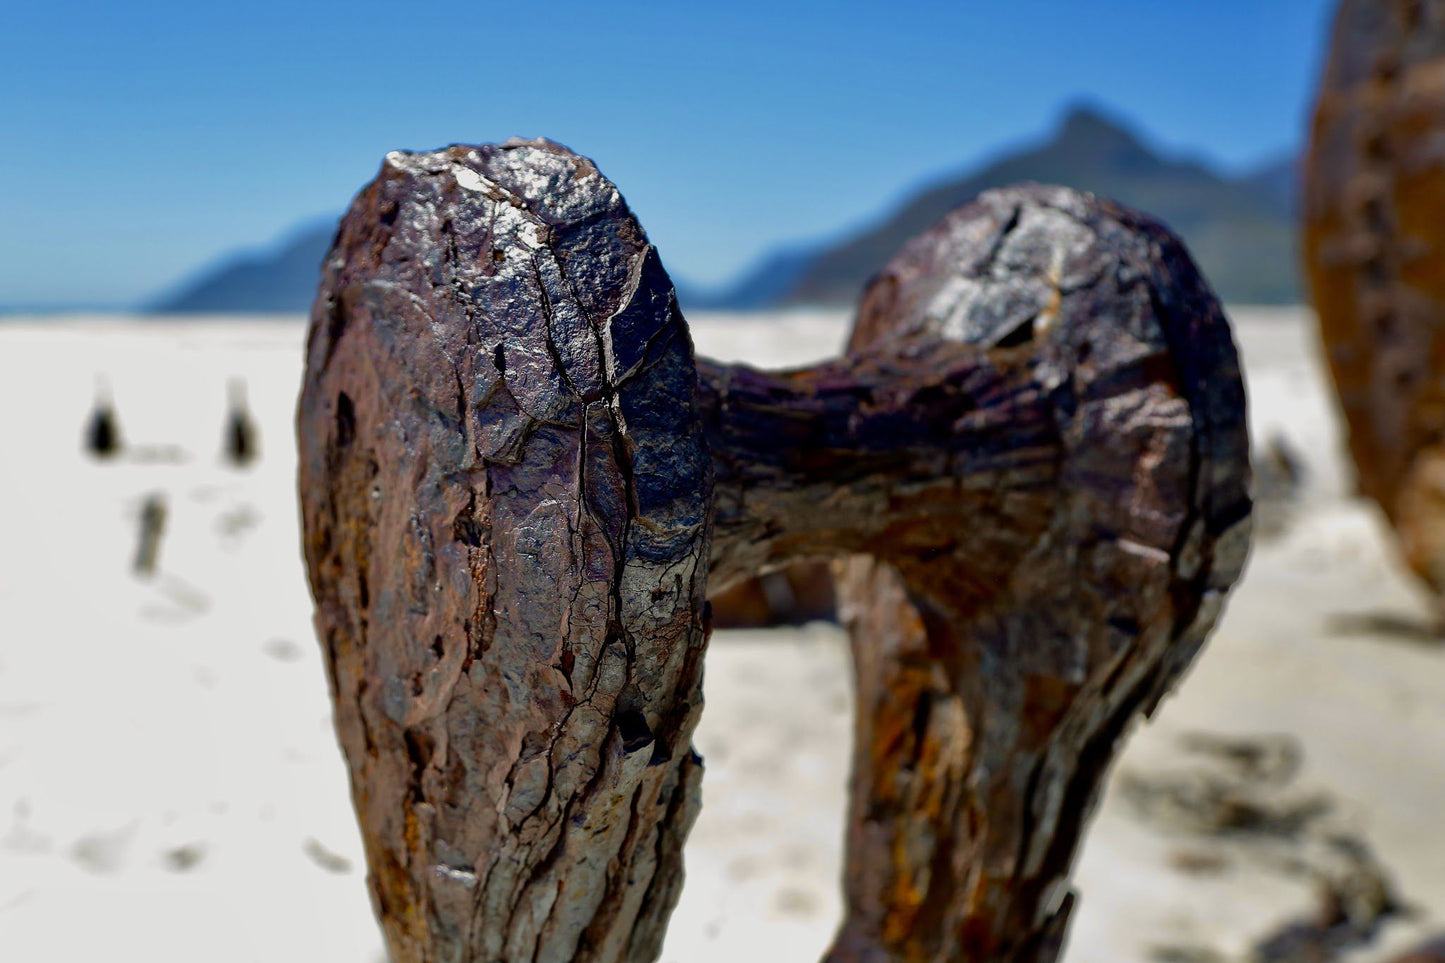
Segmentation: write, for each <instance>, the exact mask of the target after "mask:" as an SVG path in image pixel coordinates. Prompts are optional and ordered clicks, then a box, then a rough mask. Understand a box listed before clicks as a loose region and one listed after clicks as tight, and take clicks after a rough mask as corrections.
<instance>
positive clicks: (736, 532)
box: [700, 187, 1250, 961]
mask: <svg viewBox="0 0 1445 963" xmlns="http://www.w3.org/2000/svg"><path fill="white" fill-rule="evenodd" d="M700 373H701V376H702V381H703V393H702V407H703V412H704V423H705V425H706V426H707V428H708V431H709V437H710V438H711V440H712V446H713V452H714V455H713V457H714V461H715V463H716V476H717V484H718V489H717V498H716V503H717V527H716V533H715V538H714V542H713V577H714V578H721V579H727V578H730V577H733V576H734V575H735V573H737V572H747V571H751V570H754V569H756V568H757V567H759V566H764V565H776V564H781V563H782V562H785V561H786V560H787V559H789V558H790V557H792V556H794V555H795V554H801V555H809V554H816V553H819V552H822V551H831V552H835V553H848V554H852V555H853V558H852V560H851V561H850V562H849V563H848V565H847V567H846V575H845V577H844V579H843V582H842V586H841V588H842V597H843V613H844V617H845V620H846V621H847V622H848V623H849V625H850V628H851V630H852V634H853V648H854V662H855V668H856V677H855V679H856V686H857V692H858V716H857V728H856V732H855V739H856V744H855V750H854V752H855V754H854V771H853V796H852V801H851V817H850V823H851V828H850V834H849V840H848V860H847V879H846V891H847V918H846V920H845V923H844V926H843V929H842V931H841V933H840V935H839V937H838V940H837V943H836V945H835V946H834V949H833V951H832V953H831V955H830V959H831V960H834V961H845V960H846V961H854V960H857V961H863V960H868V961H872V960H938V961H942V960H948V961H985V960H1012V961H1049V960H1053V959H1055V958H1056V956H1057V953H1058V951H1059V947H1060V945H1061V943H1062V939H1063V933H1064V927H1065V924H1066V922H1067V916H1068V909H1069V907H1070V905H1071V903H1072V896H1071V895H1070V894H1069V888H1068V873H1069V870H1070V867H1071V864H1072V860H1073V857H1074V854H1075V852H1076V850H1077V846H1078V843H1079V841H1080V838H1081V833H1082V829H1083V826H1084V823H1085V820H1086V819H1087V816H1088V814H1089V812H1090V810H1091V809H1092V806H1093V804H1094V800H1095V797H1096V795H1097V792H1098V790H1099V787H1100V784H1101V781H1102V777H1103V776H1104V774H1105V771H1106V769H1107V766H1108V763H1109V761H1110V760H1111V758H1112V756H1113V754H1114V751H1115V748H1116V743H1117V741H1118V739H1119V737H1120V736H1121V735H1122V733H1123V732H1124V731H1125V729H1126V727H1127V726H1128V724H1129V723H1130V722H1131V721H1132V720H1133V719H1135V718H1136V717H1137V716H1138V715H1139V714H1140V713H1141V712H1147V711H1149V710H1150V709H1152V707H1153V706H1154V705H1155V703H1156V702H1157V701H1158V699H1159V698H1160V697H1161V696H1162V695H1163V694H1164V693H1165V692H1167V691H1168V689H1169V688H1170V687H1171V686H1172V685H1173V684H1174V683H1175V682H1176V681H1177V680H1178V678H1179V676H1180V673H1181V672H1182V671H1183V669H1184V667H1185V666H1186V665H1187V664H1188V663H1189V661H1190V660H1191V659H1192V658H1193V657H1194V655H1195V654H1196V652H1197V651H1198V649H1199V647H1200V645H1201V644H1202V643H1203V641H1204V638H1205V636H1206V634H1207V633H1208V631H1209V630H1210V628H1211V627H1212V626H1213V624H1214V621H1215V618H1216V617H1217V615H1218V613H1219V611H1220V607H1221V605H1222V602H1223V599H1224V596H1225V594H1226V593H1227V591H1228V590H1229V588H1230V587H1231V586H1232V584H1233V583H1234V581H1235V579H1236V578H1237V577H1238V575H1239V572H1240V570H1241V567H1242V565H1243V562H1244V556H1245V552H1246V549H1247V541H1248V517H1249V510H1250V504H1249V499H1248V496H1247V488H1248V456H1247V451H1248V442H1247V437H1246V431H1245V421H1244V397H1243V391H1242V387H1241V384H1240V379H1239V371H1238V366H1237V361H1236V358H1235V352H1234V346H1233V343H1232V341H1231V339H1230V335H1229V329H1228V324H1227V322H1226V321H1225V318H1224V315H1223V314H1222V312H1221V311H1220V308H1219V305H1218V303H1217V302H1216V300H1215V299H1214V297H1213V295H1212V294H1211V293H1210V291H1209V289H1208V288H1207V286H1206V285H1205V283H1204V282H1203V280H1202V279H1201V278H1200V277H1199V275H1198V273H1197V271H1196V270H1195V268H1194V266H1193V264H1192V262H1191V261H1190V259H1189V257H1188V255H1187V254H1186V253H1185V251H1184V249H1183V248H1182V246H1181V245H1180V244H1179V242H1178V240H1177V239H1175V238H1174V237H1173V236H1172V235H1170V234H1169V233H1168V232H1167V231H1165V230H1164V229H1163V228H1161V227H1160V226H1159V225H1158V224H1156V223H1154V222H1152V221H1150V220H1149V219H1148V218H1146V217H1143V216H1141V215H1139V214H1136V213H1134V212H1131V211H1127V210H1125V209H1122V208H1119V207H1116V206H1114V205H1112V204H1109V203H1107V202H1104V201H1100V200H1098V199H1096V198H1092V197H1090V196H1087V195H1082V194H1078V193H1075V192H1072V191H1067V190H1062V189H1055V188H1038V187H1035V188H1015V189H1009V190H1003V191H995V192H990V193H988V194H985V195H984V196H983V197H982V198H980V200H979V201H978V202H977V203H975V204H972V205H969V206H967V207H964V208H962V209H960V210H958V211H956V212H954V213H953V214H952V215H950V217H949V218H947V219H946V220H945V221H944V222H943V223H942V224H940V225H939V226H938V227H936V228H934V229H933V230H932V231H929V232H928V233H926V234H924V235H923V236H921V237H920V238H918V239H917V240H916V241H914V242H913V243H911V244H910V245H909V246H908V247H907V248H905V250H904V251H903V252H902V253H900V254H899V256H898V257H897V258H895V259H894V261H893V262H892V263H891V264H890V265H889V267H888V268H887V269H886V270H885V271H884V272H883V273H882V275H881V276H880V277H879V278H878V279H877V280H875V281H874V282H873V284H872V285H871V286H870V288H869V290H868V291H867V292H866V293H865V295H864V298H863V303H862V306H861V308H860V312H859V316H858V321H857V324H856V327H855V330H854V334H853V338H852V341H851V343H850V345H849V349H848V354H847V356H846V357H845V358H844V359H841V360H840V361H838V362H834V363H831V364H829V365H824V366H820V367H819V368H816V369H812V370H809V371H802V372H792V373H781V374H765V373H761V372H753V371H749V370H747V369H737V368H734V369H730V370H729V369H721V368H719V367H718V366H715V365H712V364H710V363H707V362H703V363H701V364H700ZM779 439H783V440H785V443H783V444H778V443H777V442H778V440H779Z"/></svg>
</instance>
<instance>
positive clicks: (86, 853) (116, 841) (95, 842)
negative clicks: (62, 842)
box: [70, 823, 136, 873]
mask: <svg viewBox="0 0 1445 963" xmlns="http://www.w3.org/2000/svg"><path fill="white" fill-rule="evenodd" d="M135 829H136V824H135V823H131V824H130V825H128V826H126V827H124V828H122V829H117V830H114V831H111V832H94V833H88V834H87V835H85V836H82V837H81V838H80V839H79V840H77V841H76V843H75V845H74V846H73V847H71V850H70V856H71V858H72V859H74V860H75V862H77V863H79V864H80V866H81V867H83V868H84V869H86V870H89V871H90V872H92V873H114V872H116V871H117V870H119V869H120V868H121V866H122V865H124V863H125V855H126V851H127V850H128V849H129V848H130V842H131V837H132V836H134V835H135Z"/></svg>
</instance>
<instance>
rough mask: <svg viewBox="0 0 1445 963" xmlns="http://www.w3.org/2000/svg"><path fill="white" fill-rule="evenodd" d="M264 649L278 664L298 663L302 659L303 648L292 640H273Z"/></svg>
mask: <svg viewBox="0 0 1445 963" xmlns="http://www.w3.org/2000/svg"><path fill="white" fill-rule="evenodd" d="M263 648H264V650H265V652H266V654H267V655H269V656H270V657H271V658H273V659H275V660H276V661H277V662H296V661H299V660H300V658H301V647H300V646H299V645H297V644H296V643H295V642H292V641H291V640H290V639H271V640H269V641H268V642H267V643H266V645H265V646H264V647H263Z"/></svg>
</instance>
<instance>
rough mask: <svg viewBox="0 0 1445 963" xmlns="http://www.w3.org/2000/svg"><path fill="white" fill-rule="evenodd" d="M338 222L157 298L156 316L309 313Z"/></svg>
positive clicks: (221, 266)
mask: <svg viewBox="0 0 1445 963" xmlns="http://www.w3.org/2000/svg"><path fill="white" fill-rule="evenodd" d="M335 236H336V222H335V221H327V222H325V223H319V224H313V225H311V226H309V227H305V228H302V229H301V230H299V231H297V232H296V233H295V234H293V235H291V236H290V237H289V238H288V239H286V240H285V241H283V242H282V243H281V245H280V247H278V248H276V249H274V250H272V251H265V252H257V253H247V254H241V255H233V256H231V257H228V258H224V259H223V260H222V261H220V262H219V263H217V264H215V265H213V266H211V267H209V268H206V269H205V270H203V271H201V272H200V273H199V274H197V275H196V276H195V277H193V278H191V279H189V280H187V281H185V282H183V283H182V284H180V285H178V286H177V287H176V288H175V289H174V290H173V291H171V292H169V293H167V294H163V295H161V296H160V297H158V298H156V299H155V300H154V301H153V302H152V303H151V304H150V305H149V308H148V309H149V310H150V311H151V312H153V313H156V314H211V313H217V314H269V313H275V312H283V313H296V312H305V311H308V310H310V309H311V301H312V299H313V298H315V297H316V286H317V284H319V283H320V281H321V262H322V261H324V260H325V259H326V254H327V252H328V251H329V250H331V239H332V238H333V237H335Z"/></svg>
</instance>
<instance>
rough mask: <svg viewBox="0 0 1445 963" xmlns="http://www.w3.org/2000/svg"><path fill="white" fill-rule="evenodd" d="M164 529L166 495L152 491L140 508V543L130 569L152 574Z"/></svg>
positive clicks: (138, 572)
mask: <svg viewBox="0 0 1445 963" xmlns="http://www.w3.org/2000/svg"><path fill="white" fill-rule="evenodd" d="M165 530H166V496H165V495H164V494H162V493H161V492H152V493H151V494H149V495H147V496H146V500H145V504H144V505H142V506H141V510H140V543H139V544H138V545H137V546H136V551H135V563H134V564H133V565H132V566H131V570H132V571H133V572H135V574H137V575H141V576H149V575H154V574H155V571H156V559H157V558H158V557H159V556H160V552H161V536H162V535H163V534H165Z"/></svg>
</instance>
